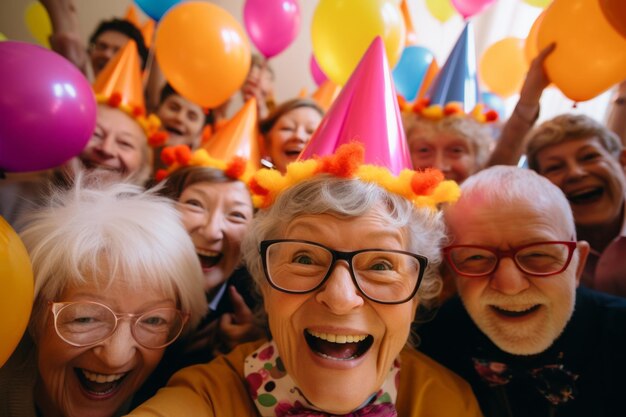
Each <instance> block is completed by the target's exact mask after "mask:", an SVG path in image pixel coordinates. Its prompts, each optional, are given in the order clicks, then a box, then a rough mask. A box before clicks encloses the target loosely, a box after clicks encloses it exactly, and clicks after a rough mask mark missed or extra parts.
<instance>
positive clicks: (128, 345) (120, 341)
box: [94, 320, 138, 369]
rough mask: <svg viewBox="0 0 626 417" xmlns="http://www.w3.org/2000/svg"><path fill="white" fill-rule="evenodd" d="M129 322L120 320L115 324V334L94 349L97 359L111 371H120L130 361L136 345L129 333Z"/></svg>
mask: <svg viewBox="0 0 626 417" xmlns="http://www.w3.org/2000/svg"><path fill="white" fill-rule="evenodd" d="M131 325H132V324H131V322H130V321H129V320H122V321H120V322H119V323H118V324H117V328H116V329H115V332H113V334H112V335H111V336H110V337H109V338H108V339H106V340H104V341H103V342H101V343H99V344H98V345H96V346H95V348H94V353H95V354H96V356H98V358H99V359H100V360H101V361H102V363H104V364H105V365H107V366H108V367H110V368H111V369H120V368H123V367H124V366H125V365H127V364H128V363H129V362H131V361H132V359H133V356H135V354H136V351H137V347H138V343H137V341H136V340H135V338H134V337H133V335H132V332H131V327H130V326H131Z"/></svg>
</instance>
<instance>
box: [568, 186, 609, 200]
mask: <svg viewBox="0 0 626 417" xmlns="http://www.w3.org/2000/svg"><path fill="white" fill-rule="evenodd" d="M603 195H604V188H602V187H591V188H586V189H584V190H580V191H576V192H572V193H567V199H568V200H569V201H570V203H572V204H589V203H595V202H596V201H598V200H599V199H600V198H602V196H603Z"/></svg>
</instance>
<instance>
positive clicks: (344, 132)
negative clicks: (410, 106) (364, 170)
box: [299, 37, 411, 175]
mask: <svg viewBox="0 0 626 417" xmlns="http://www.w3.org/2000/svg"><path fill="white" fill-rule="evenodd" d="M350 142H360V143H362V144H363V145H364V148H365V155H364V161H365V163H367V164H370V165H377V166H382V167H385V168H387V169H389V171H391V172H392V173H393V174H396V175H397V174H398V173H399V172H400V171H401V170H402V169H404V168H411V158H410V155H409V150H408V146H407V144H406V138H405V136H404V129H403V127H402V121H401V118H400V111H399V109H398V102H397V99H396V90H395V88H394V85H393V80H392V77H391V70H390V69H389V65H388V62H387V57H386V55H385V47H384V44H383V41H382V39H381V38H380V37H376V38H375V39H374V41H373V42H372V43H371V44H370V46H369V48H368V49H367V51H366V52H365V54H364V55H363V57H362V58H361V61H360V62H359V64H358V65H357V67H356V68H355V70H354V72H353V73H352V75H351V76H350V79H349V80H348V82H347V83H346V84H345V86H344V87H343V88H342V90H341V92H340V93H339V96H338V97H337V99H336V100H335V102H334V103H333V105H332V107H331V108H330V110H329V111H328V112H327V113H326V115H325V116H324V119H323V120H322V122H321V123H320V125H319V127H318V128H317V130H316V131H315V133H314V134H313V136H312V137H311V140H310V141H309V143H308V144H307V146H306V148H304V150H303V151H302V153H301V154H300V157H299V160H303V159H309V158H312V157H314V156H315V155H317V156H320V157H321V156H326V155H331V154H333V153H334V152H335V150H337V148H339V146H340V145H342V144H347V143H350Z"/></svg>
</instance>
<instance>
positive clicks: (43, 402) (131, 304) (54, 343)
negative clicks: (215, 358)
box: [35, 277, 176, 417]
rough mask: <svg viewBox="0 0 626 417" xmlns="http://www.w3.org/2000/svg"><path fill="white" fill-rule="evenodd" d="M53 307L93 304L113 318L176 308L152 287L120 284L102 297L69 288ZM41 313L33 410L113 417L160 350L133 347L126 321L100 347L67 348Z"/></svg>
mask: <svg viewBox="0 0 626 417" xmlns="http://www.w3.org/2000/svg"><path fill="white" fill-rule="evenodd" d="M147 278H148V277H146V279H147ZM55 301H62V302H70V301H93V302H98V303H102V304H105V305H107V306H109V307H110V308H111V309H112V310H113V311H115V312H117V313H135V314H136V313H142V312H146V311H149V310H152V309H154V308H160V307H174V308H176V301H175V300H174V298H173V297H171V296H168V295H166V294H164V293H163V292H160V291H157V290H156V289H155V288H151V287H142V288H136V287H131V286H129V285H128V284H127V283H125V282H124V281H123V278H120V279H118V280H115V282H114V283H113V284H112V285H111V286H110V287H107V290H106V291H103V290H102V287H101V286H97V285H94V283H82V284H80V285H73V286H70V287H68V288H67V289H66V290H65V291H63V293H62V294H60V296H59V297H58V298H57V299H55ZM46 311H47V317H45V318H44V320H45V325H44V326H43V327H42V330H41V334H40V335H39V337H38V338H37V341H36V343H37V358H38V367H39V378H40V379H39V381H38V382H37V388H36V391H35V398H36V402H37V405H38V407H39V409H40V410H46V413H45V414H46V415H48V410H50V413H49V415H63V416H66V417H80V416H86V415H89V416H93V417H110V416H112V415H114V413H115V411H116V410H118V409H119V408H120V407H121V406H122V405H123V404H124V402H125V401H127V400H128V399H129V398H130V397H131V396H132V394H133V393H134V392H135V391H136V390H137V389H139V387H140V386H141V384H142V383H143V382H144V381H145V380H146V378H147V377H148V375H150V373H151V372H152V371H153V370H154V368H155V367H156V366H157V364H158V363H159V361H160V360H161V357H162V356H163V352H164V350H165V348H161V349H148V348H145V347H143V346H141V345H139V344H138V343H137V342H136V340H135V339H134V337H133V336H132V334H131V327H130V321H129V320H122V321H120V322H119V323H118V327H117V329H116V331H115V333H113V335H111V337H109V338H108V339H106V340H104V341H102V342H100V343H97V344H95V345H92V346H86V347H75V346H72V345H69V344H68V343H66V342H64V341H63V340H61V338H60V337H59V336H58V335H57V333H56V331H55V329H54V317H53V315H52V313H51V312H50V309H47V310H46Z"/></svg>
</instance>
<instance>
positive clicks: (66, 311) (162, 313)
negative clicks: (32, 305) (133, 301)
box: [50, 301, 189, 349]
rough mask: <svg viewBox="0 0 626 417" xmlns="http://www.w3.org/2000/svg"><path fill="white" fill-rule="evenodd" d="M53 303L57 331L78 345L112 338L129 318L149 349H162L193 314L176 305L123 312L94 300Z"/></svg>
mask: <svg viewBox="0 0 626 417" xmlns="http://www.w3.org/2000/svg"><path fill="white" fill-rule="evenodd" d="M50 305H51V308H52V314H53V315H54V329H55V330H56V332H57V335H59V337H60V338H61V339H62V340H63V341H65V342H66V343H68V344H70V345H72V346H77V347H84V346H90V345H95V344H97V343H100V342H102V341H103V340H106V339H108V338H109V337H110V336H111V335H112V334H113V333H114V332H115V330H116V329H117V325H118V323H119V321H120V320H124V319H129V320H130V321H131V327H130V328H131V333H132V335H133V337H134V338H135V340H136V341H137V343H139V344H140V345H141V346H143V347H146V348H148V349H159V348H163V347H165V346H167V345H169V344H171V343H172V342H174V341H175V340H176V338H178V336H179V335H180V333H181V332H182V330H183V327H184V326H185V323H186V322H187V320H188V319H189V314H185V313H183V312H181V311H180V310H178V309H176V308H172V307H164V308H155V309H153V310H150V311H146V312H144V313H140V314H130V313H129V314H120V313H116V312H114V311H113V310H111V309H110V308H109V307H107V306H106V305H104V304H100V303H96V302H93V301H76V302H60V303H55V302H52V301H50Z"/></svg>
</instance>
